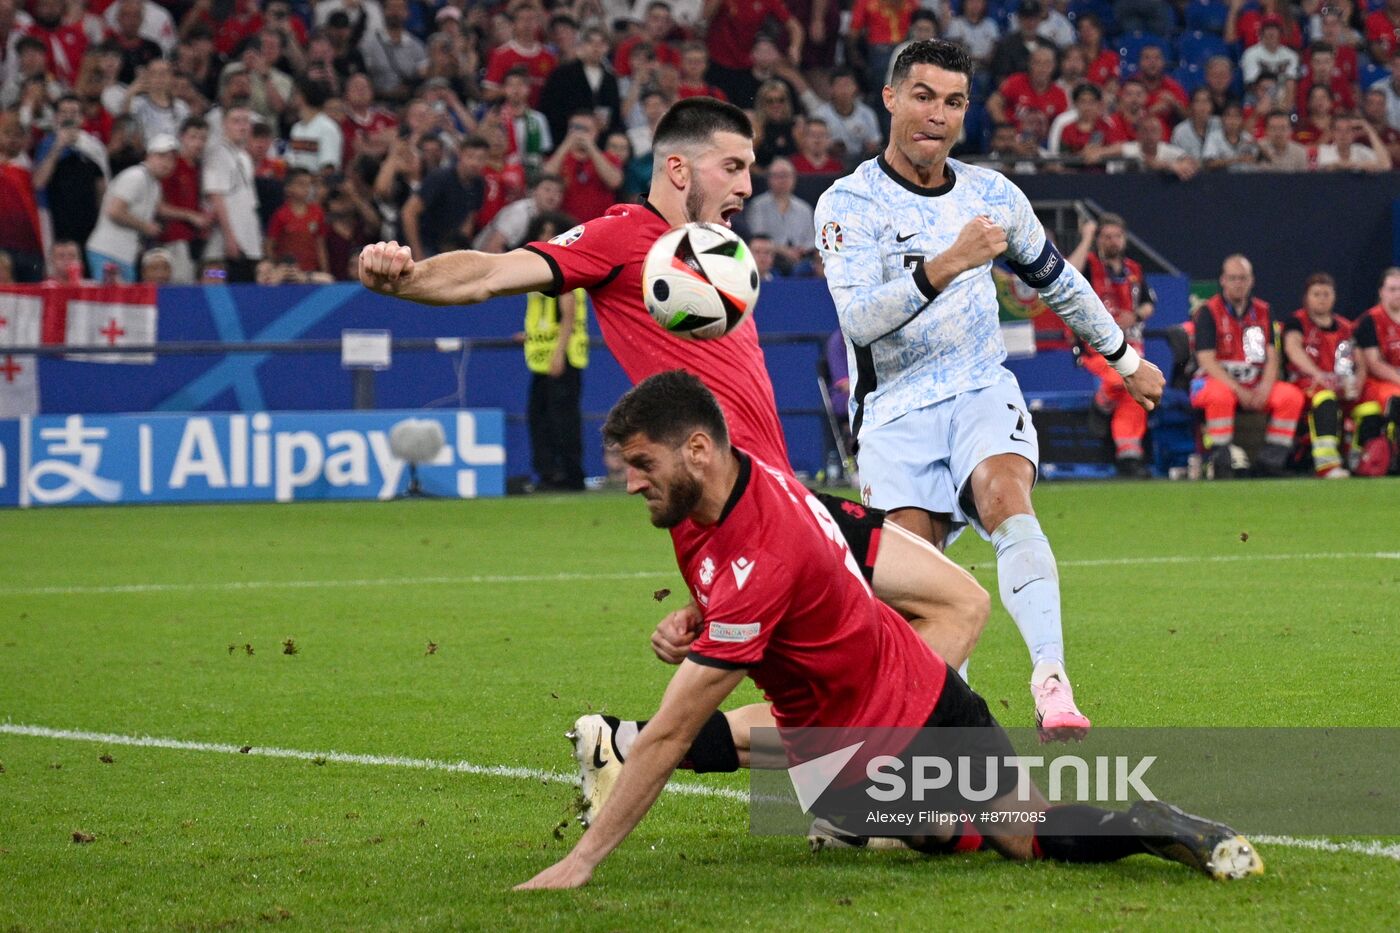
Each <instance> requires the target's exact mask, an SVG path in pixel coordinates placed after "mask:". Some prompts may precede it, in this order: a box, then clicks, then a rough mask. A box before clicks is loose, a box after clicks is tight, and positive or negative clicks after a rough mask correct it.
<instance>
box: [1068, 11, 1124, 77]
mask: <svg viewBox="0 0 1400 933" xmlns="http://www.w3.org/2000/svg"><path fill="white" fill-rule="evenodd" d="M1074 25H1075V29H1076V30H1077V31H1078V33H1079V42H1078V47H1079V48H1080V49H1083V50H1084V57H1085V58H1086V59H1088V61H1089V68H1088V70H1087V71H1086V72H1085V77H1086V78H1088V79H1089V80H1090V81H1091V82H1093V83H1094V84H1097V85H1098V86H1099V87H1101V88H1103V89H1104V90H1105V91H1106V92H1107V93H1109V94H1110V95H1111V94H1113V93H1114V92H1115V91H1117V89H1118V53H1117V52H1115V51H1114V50H1113V49H1110V48H1106V47H1105V46H1104V44H1103V23H1102V22H1100V21H1099V18H1098V17H1097V16H1095V15H1094V14H1093V13H1081V14H1079V18H1078V19H1077V20H1075V24H1074Z"/></svg>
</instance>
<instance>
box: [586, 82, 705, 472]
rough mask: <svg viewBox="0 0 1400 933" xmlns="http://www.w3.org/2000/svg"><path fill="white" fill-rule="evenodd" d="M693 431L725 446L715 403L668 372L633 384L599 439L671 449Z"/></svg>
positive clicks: (684, 375) (699, 386)
mask: <svg viewBox="0 0 1400 933" xmlns="http://www.w3.org/2000/svg"><path fill="white" fill-rule="evenodd" d="M695 99H696V98H690V100H695ZM697 430H699V431H704V432H705V433H706V434H708V435H710V437H712V438H714V441H715V443H716V444H718V445H719V446H721V447H727V446H729V429H728V428H727V427H726V426H725V424H724V414H723V412H721V411H720V409H719V402H717V401H715V397H714V396H713V395H711V394H710V390H709V389H707V388H705V384H704V383H703V382H701V381H700V380H699V379H697V378H696V377H695V376H692V375H691V374H690V373H688V372H685V371H684V370H680V369H672V370H670V371H668V372H664V373H657V374H656V375H655V376H652V377H650V378H648V379H645V380H643V381H642V382H639V383H637V384H636V385H635V386H633V387H632V388H631V389H629V390H627V392H626V394H624V395H623V396H622V398H620V399H618V401H617V404H616V405H614V406H613V409H612V411H610V412H608V420H607V422H606V423H605V424H604V425H603V440H604V442H605V443H608V444H622V443H625V442H626V441H628V440H629V439H631V438H633V437H635V436H636V435H638V434H641V435H644V436H645V437H647V438H648V439H649V440H653V441H656V442H657V443H660V444H670V445H673V446H674V445H677V444H680V443H682V442H684V441H685V439H686V438H687V437H689V436H690V434H691V432H693V431H697Z"/></svg>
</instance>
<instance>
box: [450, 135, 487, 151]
mask: <svg viewBox="0 0 1400 933" xmlns="http://www.w3.org/2000/svg"><path fill="white" fill-rule="evenodd" d="M463 149H481V150H483V151H490V149H491V144H490V143H489V142H487V141H486V137H485V136H480V135H478V134H476V133H472V134H471V135H469V136H463V137H462V141H461V142H460V143H458V144H457V150H458V151H459V152H460V151H461V150H463Z"/></svg>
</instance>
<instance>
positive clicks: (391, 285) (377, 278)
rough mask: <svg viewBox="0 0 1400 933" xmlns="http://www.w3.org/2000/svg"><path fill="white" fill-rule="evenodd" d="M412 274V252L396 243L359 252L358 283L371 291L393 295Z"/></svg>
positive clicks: (366, 248)
mask: <svg viewBox="0 0 1400 933" xmlns="http://www.w3.org/2000/svg"><path fill="white" fill-rule="evenodd" d="M412 274H413V251H412V250H411V249H409V248H408V247H407V246H400V245H399V244H398V243H397V242H396V241H394V240H390V241H389V242H388V243H372V244H370V245H369V246H366V247H365V248H364V249H362V250H360V283H361V284H362V285H364V287H365V288H368V289H370V290H371V291H376V292H381V293H382V294H385V295H392V294H395V293H396V292H397V291H398V290H399V289H400V288H401V287H402V286H403V285H404V283H405V282H407V281H408V279H409V276H411V275H412Z"/></svg>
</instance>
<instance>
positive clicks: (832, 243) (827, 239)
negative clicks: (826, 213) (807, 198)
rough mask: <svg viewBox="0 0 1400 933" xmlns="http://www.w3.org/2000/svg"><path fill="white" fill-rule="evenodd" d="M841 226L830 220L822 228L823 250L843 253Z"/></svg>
mask: <svg viewBox="0 0 1400 933" xmlns="http://www.w3.org/2000/svg"><path fill="white" fill-rule="evenodd" d="M841 241H842V234H841V225H840V224H838V223H837V222H836V221H834V220H828V221H827V222H826V225H825V226H823V227H822V249H824V250H826V251H828V252H832V253H839V252H841Z"/></svg>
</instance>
